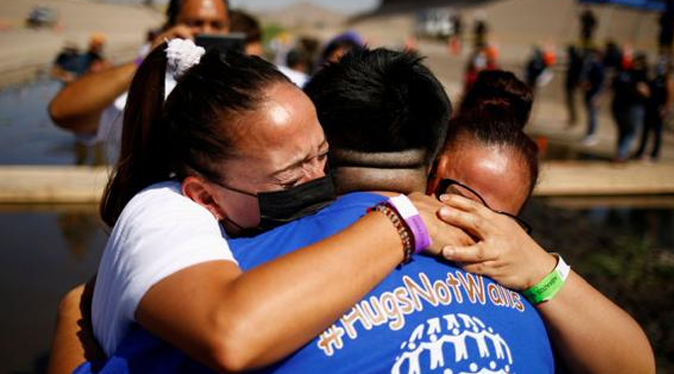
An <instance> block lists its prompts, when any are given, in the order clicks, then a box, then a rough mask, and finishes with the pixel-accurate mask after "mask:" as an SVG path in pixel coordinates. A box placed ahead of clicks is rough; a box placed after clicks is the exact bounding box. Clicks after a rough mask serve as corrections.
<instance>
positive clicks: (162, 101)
mask: <svg viewBox="0 0 674 374" xmlns="http://www.w3.org/2000/svg"><path fill="white" fill-rule="evenodd" d="M167 77H168V78H167ZM174 77H175V80H176V81H177V84H176V83H175V82H173V78H174ZM173 86H175V88H173V89H172V90H171V88H172V87H173ZM448 110H449V106H448ZM447 117H449V113H448V114H447ZM327 152H328V145H327V142H326V141H325V137H324V134H323V130H322V129H321V127H320V125H319V123H318V119H317V118H316V113H315V109H314V107H313V104H312V103H311V101H310V100H309V99H308V97H306V95H305V94H304V93H303V92H302V91H301V90H300V89H299V88H297V87H296V86H294V85H293V84H292V83H290V81H288V80H287V78H286V77H285V76H284V75H283V74H282V73H280V72H278V71H277V70H276V69H275V68H274V66H273V65H271V64H269V63H267V62H265V61H263V60H262V59H259V58H256V57H246V56H243V55H239V54H227V55H223V54H220V53H218V52H216V51H214V50H211V51H209V52H208V53H205V54H204V51H203V49H201V48H200V47H196V46H194V44H193V43H192V42H191V41H186V40H172V41H171V42H169V43H168V45H166V44H165V45H162V46H160V47H158V48H157V49H155V50H154V51H153V52H152V53H151V54H150V55H149V56H148V57H147V58H146V60H145V62H143V64H142V65H141V66H140V68H139V70H138V72H137V74H136V76H135V77H134V80H133V82H132V85H131V89H130V92H129V100H128V104H127V108H126V111H125V113H124V129H123V137H122V149H121V154H120V159H119V161H118V163H117V165H116V167H115V170H114V173H113V175H112V177H111V180H110V182H109V184H108V186H107V188H106V191H105V194H104V198H103V201H102V204H101V216H102V218H103V221H104V222H105V223H106V224H107V225H109V226H110V227H111V228H112V230H111V234H110V238H109V240H108V243H107V245H106V248H105V251H104V253H103V257H102V259H101V264H100V266H99V272H98V275H97V278H96V283H95V290H94V294H93V303H92V321H93V330H94V334H95V337H96V340H97V341H98V342H99V344H100V345H101V346H102V348H103V351H104V352H105V353H106V354H107V355H110V354H112V353H113V352H114V351H115V349H116V348H117V347H118V345H119V343H120V340H121V339H122V338H123V337H124V336H125V335H126V334H127V333H128V332H129V331H130V330H131V327H132V325H133V323H138V324H140V325H141V326H142V327H143V328H145V329H147V330H149V331H150V332H151V333H153V334H155V335H157V336H159V337H161V338H162V339H164V340H166V341H168V342H169V343H171V344H172V345H174V346H176V347H177V348H179V349H181V350H183V351H184V352H186V353H187V354H188V355H189V356H191V357H192V358H195V359H197V360H199V361H201V362H203V363H206V364H207V365H208V366H210V367H211V368H213V369H216V370H219V371H232V370H243V369H249V368H254V367H260V366H264V365H267V364H270V363H272V362H274V361H277V360H279V359H280V358H282V357H285V356H286V355H288V354H290V353H291V352H293V351H294V350H296V349H298V348H299V347H301V346H302V345H303V344H305V343H307V342H308V341H309V340H311V339H312V338H313V337H315V336H317V335H318V334H319V333H320V332H321V331H323V330H324V329H325V328H326V327H328V326H329V325H330V324H331V323H332V322H333V321H334V320H335V319H337V318H339V316H340V315H341V314H342V313H343V312H344V310H347V309H348V308H349V307H351V306H352V305H353V303H355V302H356V301H358V300H359V299H360V298H361V297H362V296H363V295H365V294H366V293H367V292H368V291H369V290H370V289H372V288H373V287H374V286H375V285H376V284H377V283H378V282H379V281H380V280H381V279H383V278H384V277H385V276H386V275H387V274H388V273H389V272H391V271H392V270H393V269H394V267H396V266H397V265H399V264H400V263H401V262H403V261H404V260H408V259H409V256H410V255H411V253H412V252H410V251H411V250H410V249H409V245H411V244H410V243H414V242H415V241H419V242H422V241H423V240H422V239H424V240H425V238H422V237H420V236H419V235H421V234H420V233H416V234H415V233H412V232H411V231H410V230H409V228H407V229H405V227H404V226H401V225H398V224H397V223H396V222H395V220H393V219H392V218H391V217H389V216H387V215H386V214H382V212H378V211H373V212H371V213H368V214H366V215H365V216H363V218H361V219H360V220H359V221H358V222H356V223H355V224H354V225H352V226H350V227H349V228H347V229H346V230H345V231H343V232H341V233H339V234H338V235H336V236H333V237H331V238H329V239H326V240H324V241H321V242H318V243H316V244H314V245H311V246H309V247H306V248H303V249H300V250H298V251H295V252H293V253H290V254H288V255H285V256H283V257H281V258H279V259H277V260H274V261H271V262H269V263H266V264H264V265H261V266H259V267H256V268H254V269H252V270H249V271H246V272H245V273H244V272H243V271H242V270H241V269H240V268H239V266H238V264H237V262H236V260H235V259H234V258H233V256H232V253H231V251H230V249H229V246H228V243H227V239H226V235H224V233H223V232H222V230H221V227H224V228H225V230H226V231H227V233H229V234H230V235H235V236H236V235H245V234H248V233H251V232H253V233H256V232H259V231H260V230H261V229H270V228H273V227H275V226H277V225H279V224H281V223H284V222H287V221H289V220H291V219H294V218H296V217H298V216H300V215H306V214H310V213H312V212H315V211H317V210H318V209H319V208H320V207H322V206H325V205H326V204H328V203H329V202H331V201H332V200H333V199H334V190H333V188H332V184H331V183H330V179H329V177H326V176H325V172H324V170H325V167H326V158H327ZM409 199H410V200H411V201H412V203H413V204H414V206H416V208H417V209H418V210H419V214H420V216H421V218H422V220H423V225H422V226H425V228H426V229H427V231H428V232H427V233H426V234H425V235H429V236H430V237H431V238H432V243H433V244H432V245H430V246H429V248H428V249H427V251H429V252H431V253H434V254H438V253H439V251H440V249H441V248H442V247H443V246H444V245H447V244H451V243H468V241H469V240H470V239H469V238H468V237H467V236H465V234H463V233H460V232H459V231H458V230H456V229H453V228H450V227H449V226H447V225H445V224H444V223H442V222H441V221H440V220H439V219H438V218H437V211H438V209H439V208H440V206H441V204H440V203H439V202H438V201H437V200H435V199H433V198H430V197H427V196H424V195H423V194H419V193H416V194H411V195H409ZM279 201H282V202H283V204H280V203H279ZM286 205H289V206H286ZM220 224H222V226H221V225H220ZM410 235H411V237H410ZM415 235H416V236H415ZM335 280H339V281H338V282H335ZM269 313H273V318H270V314H269ZM253 330H254V331H253Z"/></svg>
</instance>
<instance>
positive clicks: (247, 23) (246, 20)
mask: <svg viewBox="0 0 674 374" xmlns="http://www.w3.org/2000/svg"><path fill="white" fill-rule="evenodd" d="M229 23H230V29H229V31H230V32H240V33H243V34H244V35H246V46H245V50H244V51H245V53H246V54H247V55H249V56H260V57H264V48H263V47H262V28H261V27H260V21H258V19H257V18H255V17H254V16H252V15H250V14H248V13H246V12H244V11H243V10H240V9H232V10H231V11H230V12H229Z"/></svg>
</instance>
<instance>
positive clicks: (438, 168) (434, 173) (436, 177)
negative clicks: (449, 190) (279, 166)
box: [426, 153, 449, 195]
mask: <svg viewBox="0 0 674 374" xmlns="http://www.w3.org/2000/svg"><path fill="white" fill-rule="evenodd" d="M448 165H449V157H448V156H447V155H445V154H444V153H441V154H440V155H439V156H438V158H436V159H435V161H434V162H433V166H431V171H430V173H429V175H428V185H427V186H426V194H427V195H433V194H434V193H435V190H436V189H437V188H438V184H440V180H442V176H441V174H442V173H443V171H444V170H446V169H447V166H448Z"/></svg>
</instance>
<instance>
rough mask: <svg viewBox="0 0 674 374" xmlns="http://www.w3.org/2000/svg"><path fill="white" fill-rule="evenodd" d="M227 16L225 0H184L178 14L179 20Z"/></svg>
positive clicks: (219, 18) (224, 18)
mask: <svg viewBox="0 0 674 374" xmlns="http://www.w3.org/2000/svg"><path fill="white" fill-rule="evenodd" d="M227 18H228V13H227V7H226V5H225V2H224V1H223V0H183V2H182V6H181V8H180V13H179V14H178V22H186V21H194V20H201V19H209V20H210V19H218V20H226V19H227Z"/></svg>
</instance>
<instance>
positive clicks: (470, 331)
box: [391, 314, 513, 374]
mask: <svg viewBox="0 0 674 374" xmlns="http://www.w3.org/2000/svg"><path fill="white" fill-rule="evenodd" d="M400 350H401V353H400V354H399V355H398V356H397V357H396V360H395V363H394V365H393V367H392V368H391V373H393V374H402V373H407V374H421V373H442V374H495V373H499V374H500V373H508V374H512V372H511V369H512V364H513V360H512V355H511V352H510V347H509V346H508V344H507V343H506V342H505V340H503V338H501V336H500V335H499V334H498V333H495V332H494V330H493V329H492V328H491V327H489V326H487V325H486V324H485V323H483V322H482V321H481V320H480V319H479V318H477V317H473V316H469V315H467V314H447V315H444V316H442V317H435V318H431V319H429V320H427V321H426V322H424V323H422V324H420V325H419V326H417V327H416V328H415V329H414V331H413V332H412V334H411V335H410V337H409V338H408V339H407V341H405V342H403V343H402V345H401V346H400Z"/></svg>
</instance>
